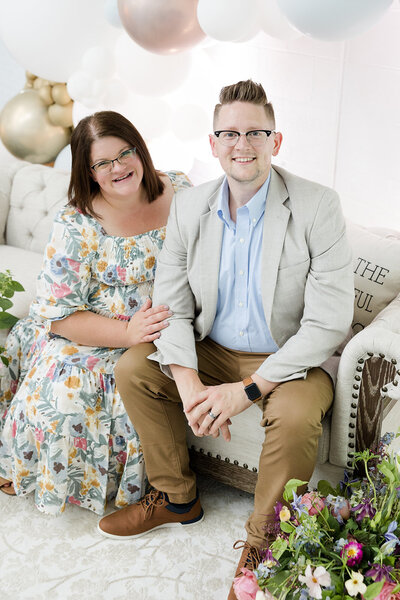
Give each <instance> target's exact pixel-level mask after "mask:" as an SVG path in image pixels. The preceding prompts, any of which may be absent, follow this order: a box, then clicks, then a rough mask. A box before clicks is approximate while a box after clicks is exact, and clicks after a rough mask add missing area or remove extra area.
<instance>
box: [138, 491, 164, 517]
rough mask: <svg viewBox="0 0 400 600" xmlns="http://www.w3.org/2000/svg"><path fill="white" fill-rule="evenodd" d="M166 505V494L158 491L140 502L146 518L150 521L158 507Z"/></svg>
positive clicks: (152, 492) (150, 493)
mask: <svg viewBox="0 0 400 600" xmlns="http://www.w3.org/2000/svg"><path fill="white" fill-rule="evenodd" d="M165 503H166V498H165V494H164V493H163V492H159V491H158V490H151V492H149V493H148V494H146V495H145V496H144V498H142V499H141V500H140V505H141V507H142V509H143V512H144V518H145V519H149V518H150V517H151V515H152V514H153V511H154V509H155V508H156V507H157V506H163V505H164V504H165Z"/></svg>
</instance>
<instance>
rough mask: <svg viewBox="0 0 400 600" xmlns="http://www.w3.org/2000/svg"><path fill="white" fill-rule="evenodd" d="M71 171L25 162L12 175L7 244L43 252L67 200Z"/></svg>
mask: <svg viewBox="0 0 400 600" xmlns="http://www.w3.org/2000/svg"><path fill="white" fill-rule="evenodd" d="M69 179H70V173H67V172H65V171H60V170H58V169H52V168H50V167H45V166H44V165H31V164H28V165H26V166H24V167H22V168H21V169H19V170H18V172H17V173H16V174H15V176H14V180H13V185H12V189H11V197H10V210H9V215H8V220H7V230H6V243H7V244H9V245H11V246H15V247H18V248H23V249H25V250H32V251H33V252H39V253H40V254H42V253H43V251H44V248H45V246H46V244H47V241H48V239H49V235H50V231H51V227H52V224H53V220H54V217H55V215H56V213H57V212H58V211H59V210H60V209H61V207H62V206H63V205H64V204H65V203H66V202H67V191H68V185H69Z"/></svg>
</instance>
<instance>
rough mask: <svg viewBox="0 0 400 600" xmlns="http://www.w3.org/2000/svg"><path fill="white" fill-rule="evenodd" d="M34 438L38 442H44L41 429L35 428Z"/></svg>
mask: <svg viewBox="0 0 400 600" xmlns="http://www.w3.org/2000/svg"><path fill="white" fill-rule="evenodd" d="M35 438H36V439H37V441H38V442H40V443H42V442H44V431H43V429H39V427H36V428H35Z"/></svg>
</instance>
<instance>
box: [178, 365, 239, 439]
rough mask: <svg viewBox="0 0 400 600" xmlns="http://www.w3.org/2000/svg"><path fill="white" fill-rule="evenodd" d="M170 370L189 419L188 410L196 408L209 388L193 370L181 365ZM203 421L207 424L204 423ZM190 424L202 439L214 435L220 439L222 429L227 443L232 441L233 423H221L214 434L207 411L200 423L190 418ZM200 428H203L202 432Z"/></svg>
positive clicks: (201, 416) (202, 415)
mask: <svg viewBox="0 0 400 600" xmlns="http://www.w3.org/2000/svg"><path fill="white" fill-rule="evenodd" d="M170 369H171V373H172V375H173V377H174V380H175V383H176V386H177V388H178V391H179V395H180V397H181V400H182V404H183V410H184V412H185V414H186V417H187V418H188V414H187V412H188V408H189V407H191V406H194V404H196V405H197V404H198V400H197V398H198V396H199V395H200V394H202V393H205V392H207V387H206V386H205V385H204V384H203V383H202V382H201V380H200V377H199V375H198V373H197V371H195V370H193V369H188V368H186V367H182V366H180V365H170ZM203 421H206V422H205V423H203ZM207 421H208V425H207ZM210 421H211V423H210ZM188 422H189V425H190V427H191V429H192V431H193V433H194V434H195V435H196V436H198V437H202V436H203V435H212V436H213V437H218V436H219V429H221V433H222V435H223V437H224V439H225V440H227V441H229V440H230V439H231V435H230V431H229V425H230V424H231V421H230V420H229V419H228V420H227V421H226V422H224V423H221V425H220V427H217V428H215V427H214V428H213V431H212V432H210V431H209V430H208V428H209V425H211V424H213V423H212V419H211V417H210V416H209V415H208V414H207V411H205V414H201V415H200V416H199V420H198V421H192V420H189V418H188ZM200 428H202V430H201V432H200Z"/></svg>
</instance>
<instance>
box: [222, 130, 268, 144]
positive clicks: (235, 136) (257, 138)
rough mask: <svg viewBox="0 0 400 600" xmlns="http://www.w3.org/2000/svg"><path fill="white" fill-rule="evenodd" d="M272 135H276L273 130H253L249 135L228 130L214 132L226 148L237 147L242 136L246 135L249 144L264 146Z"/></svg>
mask: <svg viewBox="0 0 400 600" xmlns="http://www.w3.org/2000/svg"><path fill="white" fill-rule="evenodd" d="M271 133H276V131H274V130H271V129H253V130H252V131H248V132H247V133H240V131H228V130H221V131H214V135H215V136H216V137H217V138H218V139H219V141H220V142H221V144H223V145H224V146H236V144H237V143H238V141H239V139H240V136H241V135H245V136H246V140H247V142H248V143H249V144H251V145H252V146H262V145H263V144H265V142H266V141H267V139H268V138H269V136H270V135H271Z"/></svg>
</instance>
